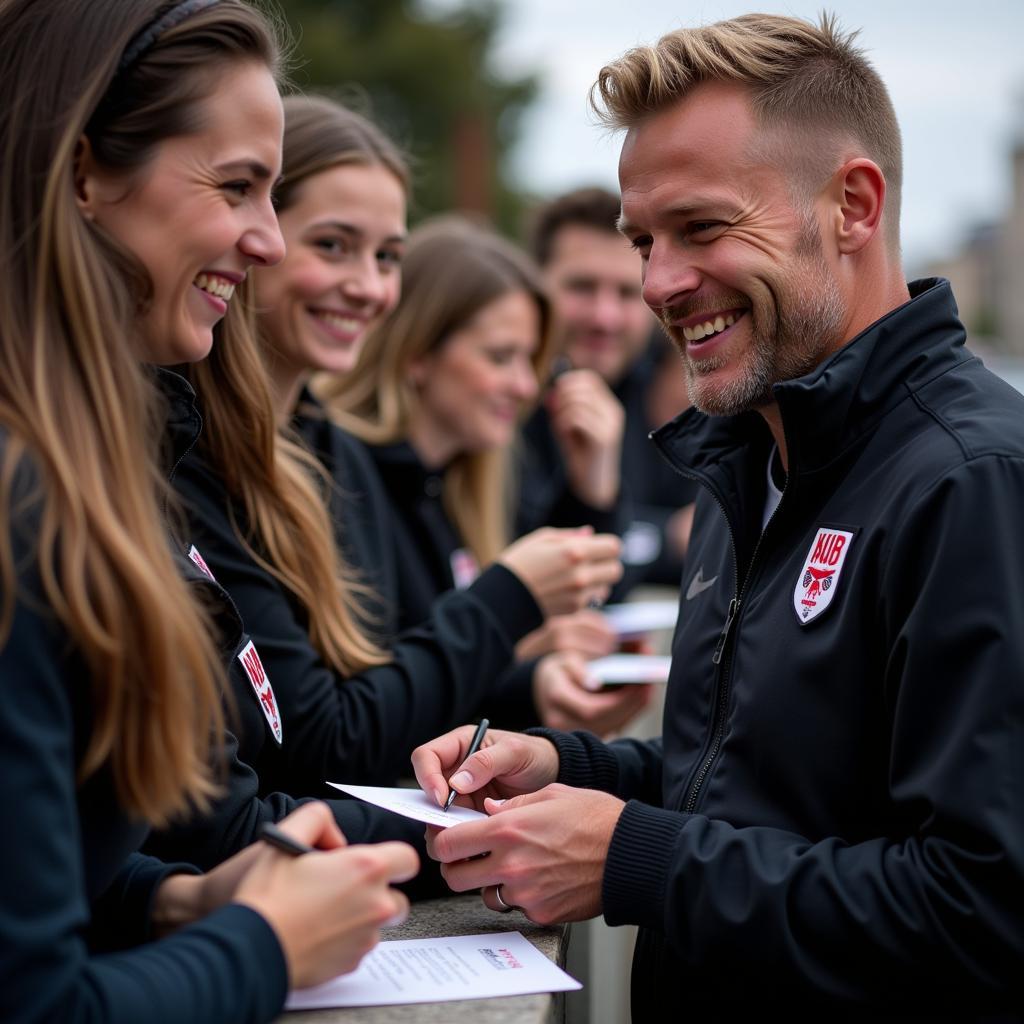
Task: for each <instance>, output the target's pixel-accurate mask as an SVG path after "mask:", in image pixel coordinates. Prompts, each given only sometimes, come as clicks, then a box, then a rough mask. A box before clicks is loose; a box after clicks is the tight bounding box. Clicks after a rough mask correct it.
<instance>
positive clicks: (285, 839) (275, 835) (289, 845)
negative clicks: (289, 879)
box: [260, 822, 316, 857]
mask: <svg viewBox="0 0 1024 1024" xmlns="http://www.w3.org/2000/svg"><path fill="white" fill-rule="evenodd" d="M260 839H262V840H263V841H264V842H265V843H270V845H271V846H273V847H274V848H275V849H276V850H280V851H281V852H282V853H290V854H291V855H292V856H293V857H298V856H300V855H301V854H303V853H316V848H315V847H313V846H307V845H306V844H305V843H301V842H299V840H298V839H292V837H291V836H290V835H288V833H287V832H282V831H281V830H280V829H279V828H278V827H277V826H276V825H271V824H270V822H266V823H265V824H264V825H263V827H262V828H261V829H260Z"/></svg>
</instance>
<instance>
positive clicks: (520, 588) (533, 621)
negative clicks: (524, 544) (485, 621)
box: [467, 562, 544, 647]
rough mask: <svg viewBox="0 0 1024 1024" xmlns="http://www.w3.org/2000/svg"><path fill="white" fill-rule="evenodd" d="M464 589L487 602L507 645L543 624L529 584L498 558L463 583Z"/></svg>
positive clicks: (513, 644) (516, 641) (513, 643)
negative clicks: (499, 624) (471, 580)
mask: <svg viewBox="0 0 1024 1024" xmlns="http://www.w3.org/2000/svg"><path fill="white" fill-rule="evenodd" d="M467 593H470V594H472V595H473V596H474V597H476V598H477V599H478V600H480V601H482V602H483V603H484V604H485V605H487V607H488V608H489V609H490V610H491V612H492V613H493V615H494V616H495V618H496V619H497V620H498V621H499V622H500V623H501V625H502V627H503V629H504V630H505V633H506V635H507V636H508V638H509V641H510V646H513V647H514V646H515V645H516V644H517V643H518V642H519V641H520V640H521V639H522V638H523V637H524V636H526V634H527V633H532V632H533V631H534V630H535V629H539V628H540V627H541V626H543V625H544V614H543V612H542V611H541V610H540V605H538V604H537V602H536V601H535V600H534V597H533V594H532V593H530V588H529V587H527V585H526V584H525V583H523V581H522V580H521V579H520V578H519V577H518V576H517V575H516V574H515V573H514V572H512V570H511V569H509V568H507V567H506V566H504V565H501V564H500V563H498V562H495V563H494V564H493V565H489V566H488V567H487V568H486V569H485V570H484V571H483V572H482V573H481V574H480V575H479V576H478V577H477V578H476V579H475V580H474V581H473V583H472V584H471V585H470V586H469V587H467Z"/></svg>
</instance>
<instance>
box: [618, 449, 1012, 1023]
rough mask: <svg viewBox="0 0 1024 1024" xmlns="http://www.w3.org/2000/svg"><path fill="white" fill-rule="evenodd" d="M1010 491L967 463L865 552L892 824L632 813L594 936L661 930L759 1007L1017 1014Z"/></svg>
mask: <svg viewBox="0 0 1024 1024" xmlns="http://www.w3.org/2000/svg"><path fill="white" fill-rule="evenodd" d="M1021 495H1024V462H1022V461H1021V460H1020V459H1019V458H1006V457H1000V456H994V455H988V456H983V457H978V458H968V459H967V460H966V461H965V463H964V464H963V465H962V466H961V467H960V468H959V469H957V470H956V471H954V472H951V473H948V474H946V475H944V476H943V478H942V479H939V480H937V481H936V482H935V483H934V485H933V486H932V487H931V489H930V491H928V492H927V493H926V494H924V495H923V496H922V497H921V499H920V501H919V502H918V503H917V505H916V506H915V507H914V508H913V509H910V510H908V513H907V516H906V518H905V520H904V522H902V523H901V524H900V527H899V529H897V530H896V531H895V532H894V533H893V535H892V539H891V544H890V550H888V551H887V552H884V553H883V554H884V557H883V558H881V559H880V564H882V565H883V566H885V575H884V577H883V578H882V580H881V581H880V586H879V602H880V609H879V611H880V616H879V623H880V625H879V628H880V629H881V630H882V631H884V635H885V641H884V642H885V643H886V645H887V650H888V652H889V656H888V659H887V663H886V666H885V678H884V679H883V680H881V683H882V687H881V688H882V690H883V691H884V693H885V695H886V700H887V706H888V709H889V714H890V716H891V741H890V743H891V746H890V759H889V780H888V787H889V799H890V802H891V805H892V808H893V822H894V824H893V827H892V830H891V831H889V832H888V834H883V835H874V836H869V837H867V838H864V839H861V840H860V841H850V842H847V841H844V840H843V839H842V838H840V837H836V836H826V837H806V836H801V835H795V834H792V833H789V832H786V831H782V830H779V829H773V828H767V827H748V828H742V829H737V828H734V827H732V826H731V825H730V824H728V823H727V822H725V821H720V820H713V819H709V818H707V817H704V816H702V815H701V814H699V813H697V814H685V813H677V812H675V811H669V810H664V809H660V808H658V807H654V806H650V805H647V804H643V803H639V802H631V803H629V804H628V805H627V807H626V809H625V811H624V813H623V815H622V817H621V819H620V821H619V823H618V826H617V828H616V830H615V833H614V836H613V839H612V843H611V847H610V850H609V854H608V859H607V864H606V870H605V877H604V886H603V906H604V912H605V916H606V918H607V919H608V921H609V923H611V924H624V923H635V924H640V925H645V926H648V927H650V928H653V929H657V930H659V931H661V932H662V933H663V934H664V935H665V936H666V938H667V940H668V942H669V943H670V945H671V947H672V948H673V950H674V952H675V953H676V955H677V956H679V957H681V958H682V959H683V960H684V961H685V962H687V963H688V964H691V965H694V966H696V967H706V968H708V969H709V970H721V969H722V965H723V964H728V965H731V966H730V971H731V975H732V977H733V978H734V981H735V983H736V984H750V985H752V986H754V988H753V990H756V991H760V992H762V993H763V994H764V995H765V997H768V996H770V995H772V994H773V993H774V994H778V993H779V992H783V991H785V990H786V988H787V987H789V986H793V987H796V986H797V985H803V986H806V985H808V984H810V985H812V986H813V987H814V988H815V989H816V990H817V991H818V992H819V993H820V994H821V995H823V996H827V997H831V998H838V999H840V1000H850V1001H875V1002H876V1003H884V1004H886V1005H890V1006H896V1005H913V1004H914V1003H915V1000H917V1001H919V1000H920V998H921V997H922V996H923V994H925V993H927V995H928V996H929V998H938V999H939V1001H941V1000H942V999H943V998H944V995H945V996H948V998H949V999H950V1000H951V1005H952V1001H956V1000H963V999H964V998H966V999H967V1000H968V1001H969V1002H970V1004H971V1005H972V1007H973V1009H974V1012H983V1010H984V1007H985V1005H986V1001H987V1000H988V999H992V1000H993V1001H994V1002H1001V1003H1002V1004H1003V1005H1006V1002H1007V995H1008V994H1009V995H1010V997H1011V999H1013V998H1014V994H1015V997H1016V1002H1017V1005H1020V999H1019V996H1020V989H1021V970H1020V968H1021V965H1022V963H1024V825H1022V822H1024V788H1022V786H1021V780H1022V779H1024V745H1022V744H1021V743H1020V733H1021V723H1022V721H1024V630H1022V629H1021V622H1022V621H1024V544H1022V540H1021V535H1020V518H1019V515H1020V500H1019V498H1020V496H1021ZM982 567H984V569H983V571H982ZM875 682H876V681H871V683H870V685H875ZM865 685H869V684H868V683H866V684H865ZM813 770H814V766H813V765H808V771H813ZM908 823H910V824H908Z"/></svg>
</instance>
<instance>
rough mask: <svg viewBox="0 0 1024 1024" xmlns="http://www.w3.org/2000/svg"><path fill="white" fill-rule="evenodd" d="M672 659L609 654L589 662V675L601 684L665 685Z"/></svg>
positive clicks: (662, 656) (660, 656)
mask: <svg viewBox="0 0 1024 1024" xmlns="http://www.w3.org/2000/svg"><path fill="white" fill-rule="evenodd" d="M671 664H672V659H671V658H669V657H667V656H664V655H654V654H609V655H608V657H607V658H595V659H594V660H593V661H588V662H587V675H589V676H590V678H591V679H596V680H597V681H598V682H600V683H665V682H668V670H669V666H670V665H671Z"/></svg>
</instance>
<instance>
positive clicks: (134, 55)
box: [115, 0, 219, 77]
mask: <svg viewBox="0 0 1024 1024" xmlns="http://www.w3.org/2000/svg"><path fill="white" fill-rule="evenodd" d="M215 3H219V0H182V2H181V3H179V4H175V5H174V6H173V7H172V8H171V9H170V10H169V11H167V13H166V14H162V15H161V16H160V17H159V18H157V19H156V20H155V21H151V22H150V23H149V24H148V25H147V26H146V27H145V28H144V29H143V30H142V31H141V32H139V33H138V34H137V35H136V36H135V38H134V39H132V41H131V42H130V43H129V44H128V46H127V47H126V48H125V51H124V54H123V55H122V56H121V61H120V63H119V64H118V65H117V73H116V75H115V77H119V76H120V75H123V74H124V73H125V71H127V70H128V69H129V68H130V67H131V66H132V65H133V64H134V63H135V62H136V61H137V60H138V59H139V58H140V57H141V56H142V55H143V54H144V53H145V52H146V51H147V50H148V49H149V48H150V47H151V46H152V45H153V44H154V43H155V42H156V41H157V39H159V38H160V36H162V35H163V34H164V32H166V31H167V30H168V29H171V28H174V26H175V25H180V24H181V23H182V22H183V21H184V20H185V19H186V18H189V17H191V16H192V15H193V14H198V13H199V12H200V11H205V10H206V8H207V7H212V6H213V5H214V4H215Z"/></svg>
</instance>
